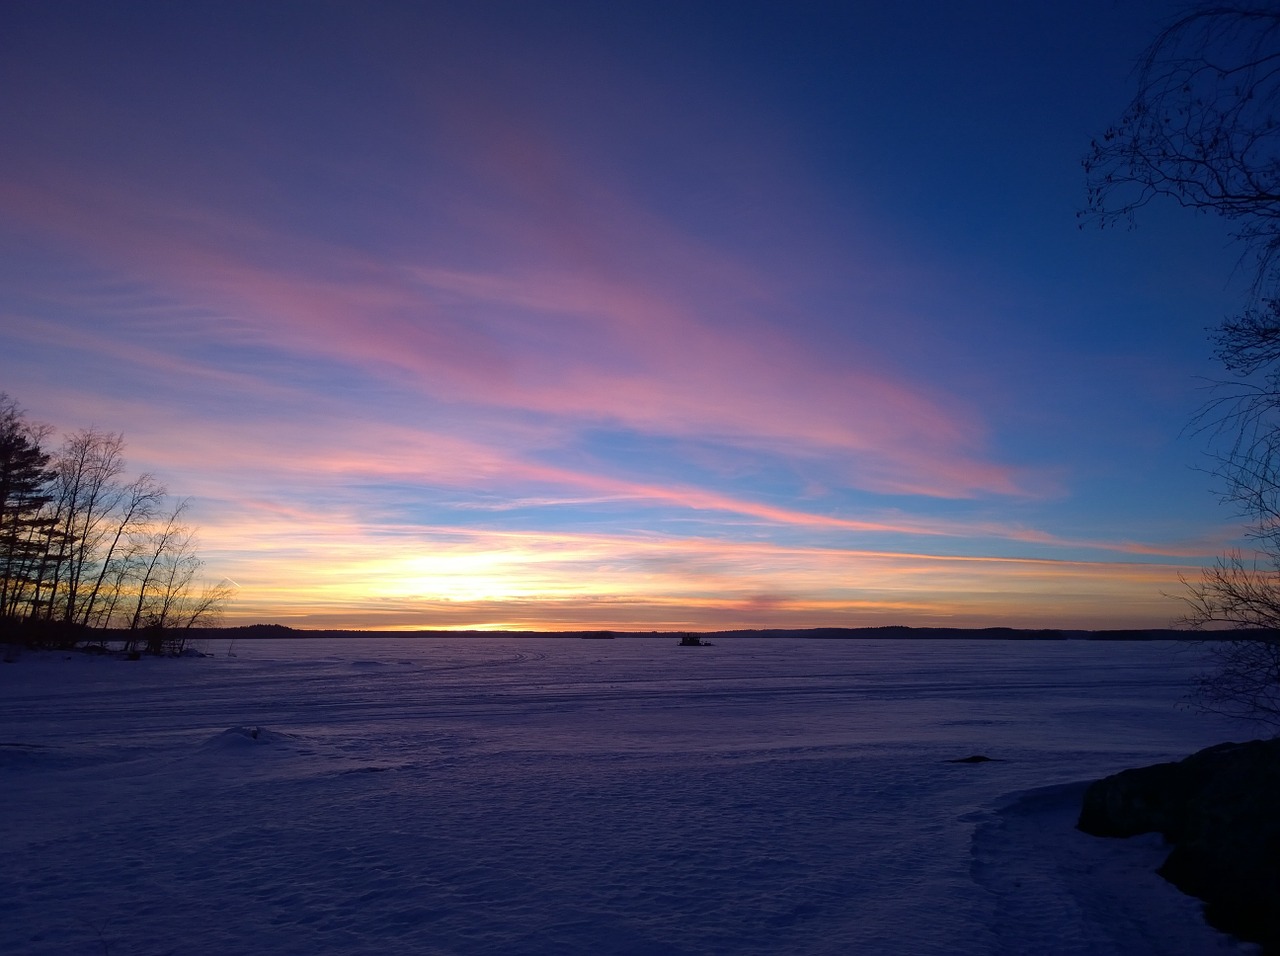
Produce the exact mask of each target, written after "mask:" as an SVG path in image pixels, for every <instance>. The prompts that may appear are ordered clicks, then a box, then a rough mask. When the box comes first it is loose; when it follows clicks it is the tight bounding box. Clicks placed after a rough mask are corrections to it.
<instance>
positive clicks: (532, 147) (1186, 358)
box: [0, 0, 1247, 629]
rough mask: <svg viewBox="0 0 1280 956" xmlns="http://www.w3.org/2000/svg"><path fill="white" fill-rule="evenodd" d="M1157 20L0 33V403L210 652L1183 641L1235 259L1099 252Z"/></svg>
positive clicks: (1169, 232) (195, 18)
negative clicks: (58, 457) (662, 632)
mask: <svg viewBox="0 0 1280 956" xmlns="http://www.w3.org/2000/svg"><path fill="white" fill-rule="evenodd" d="M1177 9H1178V8H1177V7H1176V5H1172V4H1166V3H1114V2H1085V3H1077V4H1061V5H1055V6H1053V7H1052V8H1050V7H1048V6H1045V5H1038V4H1022V3H985V4H955V3H942V2H918V3H902V4H893V5H870V4H860V3H842V4H820V3H669V4H667V3H643V4H641V3H634V4H632V3H609V4H600V3H551V2H548V3H486V2H478V3H467V4H461V3H457V4H445V3H391V2H384V3H276V2H271V3H190V4H166V3H155V4H147V3H130V2H120V3H110V4H102V3H88V4H76V3H57V4H48V3H36V2H21V0H20V2H12V3H9V4H6V5H5V6H4V8H3V9H2V10H0V90H3V92H0V125H3V128H4V129H5V130H6V135H5V147H4V149H3V150H0V250H2V251H3V256H2V257H0V389H2V390H4V391H7V392H8V393H9V394H10V395H12V396H13V397H14V398H16V399H17V400H18V401H20V402H21V403H22V404H23V405H24V406H25V407H26V408H27V409H28V410H29V412H30V414H31V417H32V418H34V419H36V420H40V421H47V422H51V423H54V424H56V425H57V426H59V427H61V428H63V429H66V430H70V429H74V428H79V427H85V426H90V425H92V426H95V427H99V428H103V429H107V430H111V431H121V432H123V433H124V434H125V437H126V439H127V441H128V444H129V459H130V463H131V466H132V467H133V468H134V469H136V470H138V471H142V470H147V471H152V472H154V473H156V474H157V475H158V476H160V477H161V478H162V479H163V480H164V481H165V482H166V484H167V485H168V486H169V488H170V489H171V491H173V492H174V493H175V494H178V495H190V496H191V497H192V500H193V514H194V515H195V516H196V520H197V521H198V523H199V525H200V527H201V539H202V541H203V548H202V553H203V555H204V557H205V559H206V573H207V574H208V575H209V576H210V578H211V579H213V580H218V579H221V578H224V577H225V578H229V579H231V580H233V581H234V582H235V583H236V584H237V585H238V587H239V591H238V594H237V598H236V600H235V602H234V604H233V605H232V608H231V614H230V616H229V621H230V622H232V623H243V622H247V621H251V620H254V621H256V620H266V621H278V622H281V623H288V624H294V625H297V626H304V627H306V626H314V627H319V626H344V627H370V628H374V627H396V628H409V627H494V628H496V627H536V628H576V627H615V628H643V629H649V628H659V629H686V628H709V627H742V626H761V627H769V626H793V627H803V626H818V625H840V624H843V625H850V626H858V625H876V624H920V625H924V624H929V625H946V624H953V625H957V626H978V625H989V624H1009V625H1021V626H1050V627H1053V626H1059V627H1111V626H1162V625H1165V624H1167V623H1168V622H1169V621H1170V620H1171V619H1173V618H1174V617H1176V616H1177V614H1178V613H1179V607H1178V603H1177V601H1176V600H1173V599H1171V598H1169V597H1168V596H1167V595H1168V594H1169V593H1173V592H1176V591H1177V590H1178V588H1179V584H1178V578H1179V575H1180V574H1182V575H1190V576H1193V577H1194V576H1195V575H1196V574H1197V573H1198V571H1197V569H1198V568H1199V567H1201V566H1203V565H1204V564H1206V563H1208V562H1210V561H1211V560H1212V559H1213V556H1214V555H1216V554H1218V553H1220V552H1221V551H1223V550H1224V549H1225V548H1228V547H1230V546H1232V544H1234V543H1236V542H1237V541H1238V539H1239V534H1240V529H1239V526H1238V522H1237V521H1236V520H1235V518H1234V516H1233V515H1232V514H1231V513H1230V512H1228V511H1226V510H1225V509H1223V508H1222V507H1221V506H1219V505H1218V503H1217V501H1216V499H1215V497H1214V495H1213V494H1212V490H1211V489H1212V481H1211V480H1210V479H1209V477H1207V476H1206V475H1205V473H1204V472H1203V468H1204V467H1205V466H1206V464H1207V461H1206V459H1205V454H1204V453H1205V450H1206V449H1205V443H1204V440H1203V438H1202V437H1199V436H1196V435H1193V434H1190V433H1188V432H1187V430H1186V426H1187V424H1188V422H1189V420H1190V419H1191V416H1192V414H1193V413H1194V411H1195V409H1196V408H1197V406H1198V405H1199V404H1200V402H1201V401H1203V399H1204V397H1205V396H1204V393H1203V391H1202V390H1201V389H1202V386H1203V383H1204V380H1205V379H1206V378H1210V377H1213V376H1214V375H1215V374H1217V373H1216V370H1215V367H1214V365H1213V363H1212V361H1211V357H1210V351H1211V349H1210V345H1209V342H1208V337H1207V334H1206V329H1207V328H1209V327H1211V326H1213V325H1215V324H1216V323H1217V322H1219V321H1220V320H1221V319H1222V318H1223V317H1224V316H1226V315H1228V314H1230V313H1231V312H1232V311H1234V310H1235V309H1237V308H1238V306H1239V305H1240V303H1241V302H1242V300H1243V293H1244V286H1245V284H1246V279H1247V276H1246V275H1242V274H1241V273H1240V270H1238V268H1237V262H1238V258H1239V254H1240V250H1239V249H1238V248H1237V247H1235V246H1233V245H1232V244H1231V242H1230V241H1229V236H1228V230H1227V228H1226V227H1225V226H1224V225H1223V224H1222V223H1220V222H1218V221H1216V220H1213V219H1211V218H1208V217H1202V216H1196V215H1193V214H1191V213H1187V212H1184V211H1182V210H1179V209H1176V208H1167V207H1155V208H1152V209H1150V210H1147V211H1146V212H1145V213H1144V215H1143V216H1142V217H1141V219H1140V221H1139V224H1138V228H1137V229H1135V230H1124V229H1119V230H1107V231H1099V230H1097V229H1095V228H1085V229H1080V228H1079V224H1078V222H1077V218H1076V212H1077V210H1078V209H1079V208H1080V207H1081V206H1082V204H1083V201H1084V188H1085V186H1084V174H1083V171H1082V170H1081V168H1080V160H1081V158H1082V156H1083V155H1084V154H1085V152H1086V151H1087V149H1088V146H1089V142H1090V139H1091V138H1092V137H1094V136H1097V135H1099V134H1100V133H1101V132H1102V131H1103V130H1104V129H1105V128H1106V127H1107V125H1108V124H1110V123H1111V122H1113V121H1114V120H1115V119H1116V118H1117V117H1118V116H1119V114H1120V112H1121V111H1122V109H1123V108H1124V106H1125V105H1126V103H1127V101H1128V99H1129V97H1130V96H1131V95H1132V93H1133V83H1134V78H1133V75H1132V65H1133V63H1134V61H1135V59H1136V57H1137V56H1138V55H1139V53H1140V52H1141V50H1142V48H1143V47H1144V46H1145V44H1146V43H1147V42H1148V41H1149V40H1150V38H1151V37H1152V36H1154V34H1155V32H1156V30H1157V29H1158V28H1159V26H1160V25H1161V24H1162V23H1163V22H1165V21H1166V20H1167V19H1168V18H1169V17H1170V16H1171V15H1173V14H1174V13H1176V12H1177Z"/></svg>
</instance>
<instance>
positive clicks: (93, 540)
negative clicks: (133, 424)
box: [51, 429, 124, 624]
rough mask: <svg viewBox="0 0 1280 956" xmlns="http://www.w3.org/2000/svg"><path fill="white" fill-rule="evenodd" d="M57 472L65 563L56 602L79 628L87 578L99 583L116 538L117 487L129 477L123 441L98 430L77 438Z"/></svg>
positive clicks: (69, 443)
mask: <svg viewBox="0 0 1280 956" xmlns="http://www.w3.org/2000/svg"><path fill="white" fill-rule="evenodd" d="M54 472H55V474H56V480H55V486H56V489H57V498H56V502H55V507H56V512H55V513H56V516H57V519H58V524H59V525H60V527H61V529H62V531H63V535H62V537H61V539H60V540H61V543H62V545H63V546H64V547H65V554H64V555H63V557H65V560H64V561H62V562H61V563H60V564H59V566H58V573H57V576H56V577H55V584H54V592H55V593H54V595H52V596H51V597H52V598H53V600H55V601H57V603H58V605H59V608H58V611H57V616H58V617H60V618H61V619H62V620H63V621H65V622H66V623H68V624H75V623H80V621H81V614H80V607H79V601H80V598H81V597H82V596H83V592H84V588H85V583H86V576H88V577H89V578H90V579H92V578H93V577H94V575H93V567H94V565H95V564H96V563H97V562H98V561H99V560H100V558H101V553H102V549H103V548H104V546H105V544H106V542H107V540H109V538H110V537H111V522H110V516H111V514H112V512H114V511H115V510H116V508H117V507H118V506H119V505H120V502H121V499H122V497H123V496H124V490H123V489H122V488H121V486H120V485H119V483H118V481H117V479H118V478H119V477H120V475H121V474H122V473H123V472H124V436H122V435H119V434H115V433H111V432H99V431H96V430H94V429H85V430H83V431H79V432H76V433H74V434H73V435H71V436H70V437H69V438H68V439H67V440H66V442H65V443H64V444H63V447H62V451H61V452H60V453H59V455H58V457H57V460H56V462H55V464H54Z"/></svg>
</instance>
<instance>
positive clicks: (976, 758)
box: [947, 754, 1000, 763]
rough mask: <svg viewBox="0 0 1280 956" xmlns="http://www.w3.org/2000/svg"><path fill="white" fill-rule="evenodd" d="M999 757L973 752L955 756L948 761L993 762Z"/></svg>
mask: <svg viewBox="0 0 1280 956" xmlns="http://www.w3.org/2000/svg"><path fill="white" fill-rule="evenodd" d="M999 759H1000V758H999V757H988V756H987V755H986V754H972V755H971V756H968V757H953V758H951V759H950V760H948V761H947V763H993V762H995V761H998V760H999Z"/></svg>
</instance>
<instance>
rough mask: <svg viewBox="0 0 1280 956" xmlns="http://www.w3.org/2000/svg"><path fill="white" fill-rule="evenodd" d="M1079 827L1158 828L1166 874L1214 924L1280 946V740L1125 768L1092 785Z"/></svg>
mask: <svg viewBox="0 0 1280 956" xmlns="http://www.w3.org/2000/svg"><path fill="white" fill-rule="evenodd" d="M1077 826H1078V827H1079V829H1081V830H1083V831H1084V832H1085V833H1091V834H1093V835H1095V836H1109V837H1128V836H1134V835H1136V834H1139V833H1153V832H1155V833H1160V834H1161V835H1162V836H1163V837H1164V838H1165V840H1167V841H1168V842H1169V843H1171V844H1172V845H1173V849H1172V851H1171V852H1170V853H1169V856H1168V858H1167V859H1166V860H1165V862H1164V864H1163V866H1161V867H1160V875H1161V876H1163V877H1164V878H1165V879H1167V880H1168V881H1169V882H1170V883H1172V884H1174V885H1175V886H1176V887H1178V888H1179V889H1180V890H1182V891H1183V892H1184V893H1188V894H1190V895H1192V896H1196V897H1198V898H1200V899H1202V900H1204V901H1205V916H1206V918H1207V919H1208V920H1209V922H1210V923H1212V924H1213V925H1214V926H1216V927H1218V928H1219V929H1221V930H1224V931H1225V932H1228V933H1231V934H1233V935H1235V936H1238V937H1240V938H1241V939H1246V940H1250V941H1253V942H1257V943H1261V944H1262V945H1263V951H1264V953H1268V954H1280V739H1275V740H1253V741H1250V742H1248V743H1242V744H1234V743H1230V744H1219V745H1218V746H1216V747H1210V748H1208V749H1207V750H1201V751H1200V752H1199V753H1195V754H1192V755H1191V756H1190V757H1187V758H1186V759H1185V760H1181V761H1178V762H1176V763H1161V764H1155V765H1154V766H1151V767H1142V768H1139V769H1134V770H1124V771H1121V772H1120V773H1117V774H1113V775H1112V776H1110V777H1106V778H1105V779H1103V780H1099V781H1097V782H1095V783H1093V784H1091V785H1090V786H1089V788H1088V790H1086V791H1085V795H1084V802H1083V805H1082V806H1081V810H1080V820H1079V822H1078V823H1077Z"/></svg>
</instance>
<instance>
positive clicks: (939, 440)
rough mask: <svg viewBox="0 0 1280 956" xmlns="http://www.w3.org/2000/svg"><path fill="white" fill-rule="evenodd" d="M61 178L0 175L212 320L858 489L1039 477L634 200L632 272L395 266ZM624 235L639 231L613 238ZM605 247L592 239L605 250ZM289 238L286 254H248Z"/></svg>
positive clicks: (963, 488)
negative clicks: (748, 456) (803, 337)
mask: <svg viewBox="0 0 1280 956" xmlns="http://www.w3.org/2000/svg"><path fill="white" fill-rule="evenodd" d="M550 161H551V160H548V162H550ZM44 187H45V191H44V192H43V193H41V191H40V188H39V185H38V184H37V186H36V187H35V188H32V185H31V184H24V186H23V188H21V189H18V188H16V187H15V186H14V185H13V184H12V183H10V184H8V185H7V186H6V185H5V184H0V206H2V207H3V208H4V209H5V210H6V212H7V213H9V214H10V215H13V216H16V217H21V218H24V219H25V220H26V221H27V222H28V224H29V225H30V226H32V227H37V228H39V229H41V230H46V231H51V232H53V233H55V234H57V235H60V236H62V237H63V238H67V239H71V240H73V241H75V242H77V243H79V244H81V245H82V247H83V248H85V249H86V251H87V252H88V253H89V254H90V255H91V256H92V257H93V258H94V259H96V260H98V261H100V262H103V263H107V264H114V266H115V267H116V268H123V269H125V270H126V271H127V272H128V273H130V274H131V275H133V276H135V277H137V278H140V279H142V280H144V281H149V282H152V283H154V284H155V285H156V286H157V287H159V288H163V289H167V290H168V291H169V293H170V294H172V295H173V296H175V297H177V298H178V299H179V300H180V301H183V302H186V303H189V304H192V305H197V306H199V307H200V308H202V309H205V310H207V311H209V312H211V313H215V314H216V313H222V314H225V315H227V316H228V318H227V319H226V320H224V321H223V323H222V328H221V329H220V330H219V331H218V332H217V333H212V334H220V335H229V336H231V337H232V338H233V340H240V341H244V342H247V343H252V342H260V343H264V344H269V345H271V346H273V347H275V348H278V349H281V350H284V351H285V352H292V353H295V354H299V353H300V354H304V355H312V356H320V357H324V358H326V359H330V360H341V361H344V362H348V363H352V364H354V365H356V366H359V367H362V368H365V369H368V370H370V371H374V372H377V371H379V370H382V371H384V372H389V373H393V374H396V375H398V376H400V377H401V378H402V379H403V380H405V381H413V382H415V383H416V387H418V388H420V389H421V390H422V391H423V392H424V393H427V394H430V395H432V396H433V397H435V398H438V399H442V400H446V401H451V402H464V403H468V404H473V405H480V406H489V407H494V406H496V407H499V408H507V409H512V410H516V411H521V412H524V411H533V412H537V413H541V414H545V415H553V416H558V417H560V418H561V419H563V420H564V421H566V422H578V423H580V424H590V423H606V424H613V425H619V426H623V427H628V428H633V429H637V430H640V431H643V432H647V433H652V434H662V435H675V436H682V437H690V438H705V437H710V438H712V439H714V440H717V441H723V442H727V443H730V444H737V445H739V446H742V447H747V448H755V449H757V450H760V451H762V452H767V453H773V454H782V455H785V456H789V457H793V458H795V459H796V460H806V459H807V460H810V461H823V462H826V463H827V464H828V465H829V466H830V467H832V468H833V469H834V474H835V475H836V476H837V480H840V481H842V482H845V483H847V484H849V485H850V486H853V487H861V488H867V489H871V490H876V491H886V492H893V493H904V494H923V495H931V496H940V497H967V496H971V495H975V494H989V493H998V494H1023V493H1026V492H1027V491H1028V490H1029V487H1028V484H1027V478H1028V476H1025V475H1019V474H1017V473H1016V472H1015V471H1014V470H1012V469H1010V468H1009V467H1008V466H1005V465H1002V464H999V463H997V462H994V461H991V460H989V459H988V458H986V457H985V455H984V450H983V444H984V441H985V435H984V428H983V426H982V424H981V422H980V421H979V420H978V418H977V417H976V415H975V414H974V413H973V412H971V411H966V410H964V409H963V407H962V406H961V405H958V404H957V403H956V402H955V401H954V400H953V399H950V398H949V397H947V396H944V395H940V394H931V392H930V390H929V389H928V388H926V387H923V386H921V385H919V384H918V383H908V382H905V381H902V380H900V379H895V378H891V377H889V376H887V375H885V374H884V373H882V372H878V371H876V370H875V369H874V368H872V367H871V365H870V364H869V363H868V361H866V360H856V359H851V358H850V357H849V356H844V355H840V356H830V355H827V354H824V353H823V351H822V349H821V347H820V343H815V344H816V345H819V347H817V348H815V347H813V346H810V345H808V344H804V343H802V342H798V338H799V337H798V336H796V335H795V334H794V332H793V331H792V330H787V331H785V332H784V331H783V330H782V329H779V328H776V327H774V326H772V325H771V324H769V323H768V322H765V321H763V320H761V319H760V318H758V317H755V316H753V315H752V314H751V311H750V309H751V308H752V307H753V306H756V307H761V308H767V307H769V306H771V305H773V304H774V302H775V301H776V300H779V299H781V298H782V297H783V296H784V295H785V291H784V290H773V291H769V289H768V281H767V279H766V277H764V276H762V275H758V274H752V273H751V270H749V269H748V268H746V267H745V266H743V265H739V264H737V263H734V262H732V261H730V260H728V259H726V257H725V256H723V255H720V254H718V253H715V252H712V251H710V250H708V249H707V248H705V247H702V246H701V245H699V244H698V243H694V242H691V241H690V240H688V239H686V238H684V237H682V236H680V235H679V233H678V232H677V231H675V230H673V229H671V228H670V227H668V226H666V225H665V224H663V223H660V222H656V221H655V220H654V219H653V217H652V216H649V215H648V214H646V213H642V212H639V211H637V210H635V209H632V208H629V207H628V206H627V204H625V203H623V202H621V201H620V200H615V201H613V202H612V203H611V204H610V205H609V207H608V208H607V209H606V213H607V214H606V215H605V217H604V218H605V219H606V220H607V222H606V224H605V227H604V228H603V232H604V235H603V237H600V236H592V235H588V236H587V239H592V238H595V239H599V240H600V241H599V242H598V243H597V244H596V245H597V246H599V247H604V248H608V249H609V250H610V251H611V252H612V253H613V256H614V258H615V259H618V258H620V259H622V260H624V261H626V262H628V263H631V264H629V265H627V266H626V267H625V268H624V267H618V266H616V265H613V264H611V263H605V264H600V263H599V262H592V261H590V260H591V258H592V257H591V256H587V254H586V253H582V256H586V260H587V261H585V263H584V260H583V259H582V257H581V256H579V254H578V253H574V255H573V256H571V257H570V259H569V260H553V261H552V262H551V263H550V264H547V265H544V266H543V267H541V268H537V269H534V270H533V271H530V270H529V269H528V268H527V267H522V266H518V265H517V266H515V267H514V268H507V269H505V270H504V271H502V272H492V271H475V270H471V271H465V270H459V269H457V268H448V267H444V266H441V265H433V264H431V263H430V262H429V261H428V262H426V263H423V262H422V261H421V260H422V256H421V255H420V254H417V255H415V254H414V253H412V251H411V250H410V249H407V248H406V249H405V250H404V251H403V253H402V254H403V255H405V256H406V257H407V258H406V259H405V260H404V261H402V262H400V263H396V262H384V261H374V260H371V259H369V258H368V257H367V256H364V255H361V254H352V253H351V252H350V251H349V250H345V249H341V248H335V247H332V246H328V245H326V244H324V243H321V242H317V241H313V240H307V239H302V238H300V237H298V236H296V235H289V234H287V233H278V232H273V230H272V229H271V228H270V227H268V226H266V225H264V224H263V223H256V222H251V221H248V220H242V219H237V218H235V217H233V216H229V215H220V214H219V215H214V214H211V213H209V212H207V211H205V210H200V209H194V210H193V209H190V208H187V209H178V208H176V207H171V206H167V205H165V204H164V200H163V199H161V198H153V197H152V196H151V195H150V194H143V193H138V192H133V191H129V190H127V189H126V188H124V187H120V186H118V185H114V186H111V187H108V186H106V185H104V184H103V183H100V182H91V181H87V180H84V179H77V178H76V176H75V175H74V174H73V173H72V172H70V171H67V170H61V171H51V173H50V178H49V180H47V181H46V182H45V183H44ZM530 188H533V187H530ZM544 227H545V228H552V229H553V230H554V228H555V225H554V223H552V225H551V226H550V227H547V226H546V224H545V223H541V224H540V228H544ZM575 228H578V229H585V228H587V225H585V224H583V223H582V222H577V223H576V224H575ZM499 231H500V230H499ZM618 236H626V237H627V239H626V241H625V242H623V243H622V244H621V245H620V246H617V245H612V244H613V243H616V242H618V241H619V240H618V238H617V237H618ZM544 239H545V236H544ZM523 242H524V245H525V246H529V245H532V244H533V243H534V242H535V238H534V237H532V236H531V237H526V238H525V239H524V240H523ZM584 242H585V246H584V245H583V243H577V244H576V245H575V244H572V243H571V244H570V245H574V247H575V248H578V247H579V246H583V247H584V248H587V249H590V248H592V243H591V242H590V241H586V240H584ZM649 248H661V249H671V248H674V249H675V253H674V254H672V255H662V256H658V257H657V259H658V262H657V263H656V264H655V268H661V269H664V270H665V271H663V272H659V271H655V272H654V273H651V274H643V275H640V274H637V272H638V271H640V270H639V268H638V267H637V266H636V265H635V264H634V263H633V262H632V260H633V259H636V258H641V259H643V258H644V257H642V256H641V255H640V253H639V252H638V250H642V249H649ZM276 249H278V250H281V252H280V253H279V254H278V255H273V256H271V257H270V258H263V257H262V256H260V255H256V254H255V255H253V256H249V255H246V254H245V252H243V251H242V250H248V251H251V252H253V253H259V252H262V251H263V250H276ZM526 252H527V250H526V249H525V248H523V247H520V248H517V249H516V250H515V251H514V254H515V255H516V256H517V258H520V257H523V258H526V259H527V258H528V256H527V255H526V254H525V253H526ZM633 254H634V255H633ZM535 258H536V256H535ZM596 258H600V257H596ZM606 258H607V257H606ZM647 258H649V259H653V258H654V256H653V255H650V256H648V257H647ZM415 259H416V260H418V261H416V262H415V261H413V260H415ZM298 263H305V265H298ZM578 268H581V271H577V269H578ZM748 276H750V278H748ZM722 303H727V305H725V304H722ZM171 331H172V330H170V332H171ZM164 334H165V333H164V332H162V333H161V341H163V335H164ZM202 334H211V333H210V330H209V329H208V328H205V329H204V330H203V333H202Z"/></svg>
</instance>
